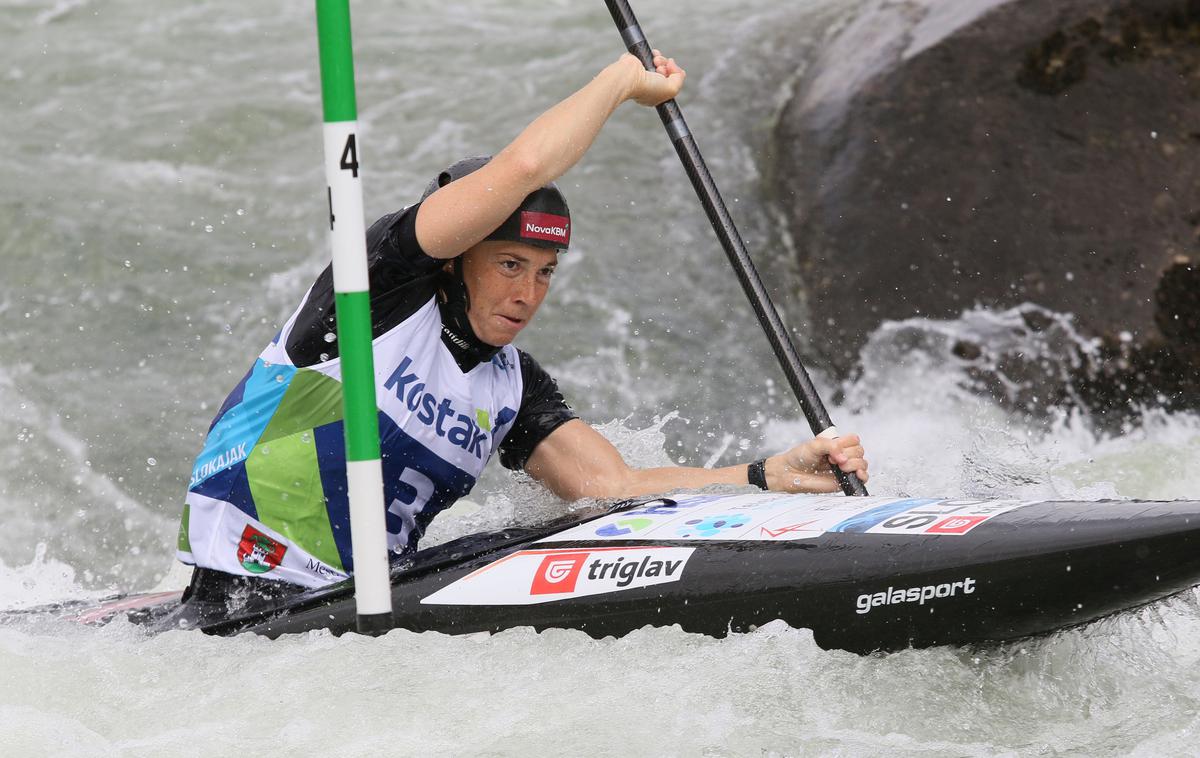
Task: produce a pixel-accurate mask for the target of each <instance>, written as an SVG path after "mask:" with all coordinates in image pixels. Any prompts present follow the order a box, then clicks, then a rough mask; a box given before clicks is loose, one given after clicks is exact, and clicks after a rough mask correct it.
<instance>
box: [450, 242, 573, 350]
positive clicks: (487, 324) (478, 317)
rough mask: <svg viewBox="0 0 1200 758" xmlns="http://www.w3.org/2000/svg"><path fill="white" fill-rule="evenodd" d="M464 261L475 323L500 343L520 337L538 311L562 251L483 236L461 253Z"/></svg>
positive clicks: (487, 337)
mask: <svg viewBox="0 0 1200 758" xmlns="http://www.w3.org/2000/svg"><path fill="white" fill-rule="evenodd" d="M462 263H463V280H464V281H465V282H466V283H467V292H469V293H470V296H471V302H470V307H469V308H468V309H467V318H468V319H469V320H470V321H471V328H472V329H474V330H475V335H476V336H477V337H479V339H481V340H483V341H484V342H486V343H487V344H489V345H493V346H495V347H499V346H501V345H507V344H509V343H510V342H512V341H513V340H514V339H516V337H517V334H518V333H519V332H520V331H521V330H522V329H524V328H525V325H526V324H528V323H529V321H530V320H531V319H532V318H533V314H535V313H537V309H538V306H540V305H541V304H542V300H543V299H545V297H546V292H547V290H549V289H550V277H551V275H552V274H553V273H554V267H555V266H557V265H558V253H557V252H556V251H554V250H547V249H546V248H542V247H534V246H533V245H526V244H523V243H521V242H504V241H497V240H484V241H483V242H480V243H479V244H478V245H475V246H474V247H472V248H471V249H470V250H468V251H467V252H465V253H463V260H462Z"/></svg>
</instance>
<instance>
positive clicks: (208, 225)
mask: <svg viewBox="0 0 1200 758" xmlns="http://www.w3.org/2000/svg"><path fill="white" fill-rule="evenodd" d="M212 230H213V226H212V224H205V225H204V231H206V232H211V231H212Z"/></svg>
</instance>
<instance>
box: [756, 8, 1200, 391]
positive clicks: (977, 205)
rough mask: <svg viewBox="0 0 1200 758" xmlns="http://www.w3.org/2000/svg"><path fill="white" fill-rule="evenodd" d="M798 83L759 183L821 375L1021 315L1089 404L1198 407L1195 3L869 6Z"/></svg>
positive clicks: (1199, 15) (1199, 144)
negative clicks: (893, 327) (888, 342)
mask: <svg viewBox="0 0 1200 758" xmlns="http://www.w3.org/2000/svg"><path fill="white" fill-rule="evenodd" d="M810 71H811V72H813V73H810V74H807V75H806V76H805V78H804V79H803V80H802V82H801V83H800V85H799V86H798V87H797V89H796V92H795V94H794V95H793V97H792V98H791V100H790V101H789V102H788V104H787V105H786V106H785V108H784V110H783V112H782V114H781V118H780V121H779V123H778V125H777V126H776V129H775V132H774V141H773V146H772V151H773V155H771V156H770V159H769V163H770V170H769V171H768V172H767V175H768V177H769V182H770V187H771V190H772V192H773V196H774V199H775V200H776V201H777V202H778V203H779V204H780V205H781V207H782V208H783V210H784V212H785V213H786V214H787V217H788V219H789V224H790V226H791V229H790V232H791V235H792V237H793V239H794V240H795V241H796V246H797V254H798V256H799V264H800V273H801V276H802V279H803V284H804V287H805V289H806V290H807V298H806V299H807V301H808V302H809V303H810V305H811V306H812V307H813V308H814V309H821V310H822V311H824V312H826V313H828V315H829V317H830V325H828V326H826V325H825V324H824V323H821V324H820V326H819V327H817V326H814V329H818V328H819V330H820V331H818V332H814V333H812V334H810V335H809V337H810V343H811V345H812V347H813V349H815V350H816V351H817V352H818V353H819V354H820V356H821V358H822V359H823V360H825V361H826V362H827V363H828V364H829V365H831V366H833V367H834V368H835V369H836V370H838V371H839V372H840V373H846V372H849V371H850V370H852V369H853V367H854V365H855V361H856V359H857V356H858V351H859V348H860V347H861V346H862V345H863V344H864V342H865V341H866V338H867V336H868V335H869V334H870V333H871V332H872V331H873V330H875V329H876V328H877V327H878V326H879V324H880V323H882V322H883V321H884V320H898V319H906V318H911V317H914V316H923V317H928V318H955V317H957V316H959V315H960V314H961V313H962V312H963V311H964V310H966V309H970V308H972V307H974V306H976V305H983V306H987V307H990V308H1010V307H1015V306H1019V305H1021V304H1023V303H1032V304H1035V305H1037V306H1041V307H1044V308H1047V309H1049V310H1052V311H1056V312H1061V313H1071V314H1074V323H1075V325H1076V327H1077V328H1078V330H1079V331H1080V332H1081V333H1082V334H1084V335H1088V336H1091V337H1095V338H1097V340H1098V342H1097V345H1098V346H1099V347H1098V348H1097V349H1093V350H1092V352H1091V354H1090V355H1089V356H1088V360H1086V361H1084V362H1083V363H1082V364H1081V368H1080V369H1079V370H1078V371H1077V372H1076V374H1077V378H1078V379H1079V381H1080V382H1081V385H1089V386H1088V387H1085V389H1084V390H1083V391H1082V393H1081V394H1080V396H1081V397H1084V398H1085V399H1087V400H1089V402H1092V403H1094V404H1095V405H1097V406H1100V407H1105V406H1106V405H1121V404H1129V403H1137V402H1157V403H1158V404H1160V405H1168V406H1178V407H1195V406H1197V405H1200V378H1198V377H1200V265H1198V263H1200V2H1198V1H1196V0H1191V1H1188V0H1182V1H1181V0H1136V2H1135V1H1134V0H1058V1H1057V2H1053V3H1045V2H1035V0H923V1H914V2H904V3H896V2H883V1H882V0H881V2H878V3H876V4H874V5H869V6H867V8H866V9H865V10H864V11H863V12H862V13H860V14H859V15H858V16H856V18H855V19H854V20H853V22H851V23H850V24H848V25H847V26H845V27H844V28H843V29H841V30H840V31H839V32H838V33H837V35H836V37H835V38H834V39H831V40H830V41H829V44H828V45H827V46H826V47H825V50H824V53H823V55H822V57H821V59H820V60H818V61H816V62H815V63H814V64H813V65H812V66H811V68H810ZM962 353H963V357H964V359H965V360H971V359H972V356H973V355H975V351H974V350H973V349H972V348H971V347H970V346H965V347H964V348H963V351H962ZM1089 383H1090V384H1089Z"/></svg>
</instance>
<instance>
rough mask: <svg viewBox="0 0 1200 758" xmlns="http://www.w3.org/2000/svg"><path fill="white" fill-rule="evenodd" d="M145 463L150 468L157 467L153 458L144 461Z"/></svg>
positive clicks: (156, 462)
mask: <svg viewBox="0 0 1200 758" xmlns="http://www.w3.org/2000/svg"><path fill="white" fill-rule="evenodd" d="M146 463H147V464H148V465H150V466H157V465H158V461H157V460H155V459H154V458H147V459H146Z"/></svg>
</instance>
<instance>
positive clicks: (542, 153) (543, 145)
mask: <svg viewBox="0 0 1200 758" xmlns="http://www.w3.org/2000/svg"><path fill="white" fill-rule="evenodd" d="M641 73H642V71H641V67H640V64H638V63H637V61H636V60H635V59H632V58H621V59H620V60H618V61H616V62H615V63H612V64H611V65H609V66H607V67H605V68H604V69H603V70H602V71H601V72H600V73H599V74H597V75H596V77H595V78H594V79H592V80H591V81H590V82H588V83H587V84H586V85H584V86H583V87H582V88H580V89H579V90H577V91H576V92H575V93H574V94H573V95H571V96H570V97H568V98H566V99H565V100H563V101H561V102H559V103H558V104H557V105H555V106H554V107H553V108H551V109H550V110H548V111H546V112H545V113H543V114H542V115H541V116H538V118H537V119H535V120H534V121H533V123H531V124H530V125H529V126H527V127H525V129H524V131H522V132H521V133H520V134H519V135H518V136H517V138H516V139H515V140H513V141H512V142H511V143H510V144H509V145H508V146H507V147H505V148H504V149H503V150H502V151H501V152H500V153H499V154H498V155H497V156H496V159H497V160H504V161H508V160H511V161H513V162H514V164H516V165H517V166H520V167H521V169H522V171H521V173H522V175H523V177H524V180H525V182H526V184H527V189H528V191H530V192H532V191H533V190H535V189H537V188H538V187H541V186H542V185H544V184H546V183H548V182H551V181H554V180H555V179H557V178H558V177H560V176H562V175H563V174H564V173H566V171H567V170H568V169H569V168H571V167H572V166H574V165H575V164H576V163H578V162H579V159H580V158H582V157H583V155H584V153H586V152H587V150H588V148H590V147H591V146H592V143H593V142H594V141H595V139H596V135H598V134H599V133H600V129H601V128H602V127H603V126H604V123H605V122H606V121H607V120H608V118H609V116H611V115H612V114H613V112H614V111H615V110H616V109H617V107H618V106H619V105H620V104H621V103H623V102H625V100H627V99H629V97H630V96H631V94H632V92H633V90H634V87H635V85H636V83H637V77H639V76H641Z"/></svg>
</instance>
